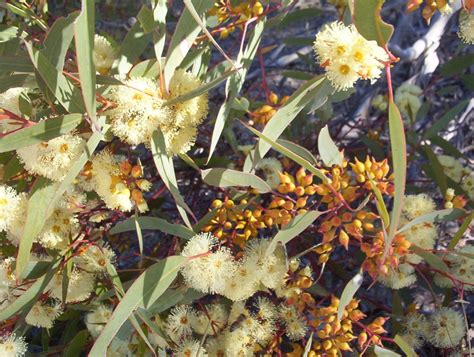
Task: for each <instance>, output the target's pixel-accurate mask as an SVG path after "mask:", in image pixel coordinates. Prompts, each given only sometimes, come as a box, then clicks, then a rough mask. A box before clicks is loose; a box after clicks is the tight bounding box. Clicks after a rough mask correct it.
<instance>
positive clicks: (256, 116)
mask: <svg viewBox="0 0 474 357" xmlns="http://www.w3.org/2000/svg"><path fill="white" fill-rule="evenodd" d="M289 98H290V97H288V96H287V95H285V96H283V97H281V98H278V96H277V95H276V94H275V93H274V92H271V93H270V94H269V96H268V103H267V104H264V105H262V106H261V107H258V108H257V109H255V110H253V111H251V112H249V115H250V117H251V120H250V121H249V124H250V125H253V124H255V125H266V124H267V123H268V122H269V121H270V119H272V117H273V115H275V113H276V111H277V110H278V109H279V108H280V107H281V106H283V105H284V104H285V103H286V102H287V101H288V99H289Z"/></svg>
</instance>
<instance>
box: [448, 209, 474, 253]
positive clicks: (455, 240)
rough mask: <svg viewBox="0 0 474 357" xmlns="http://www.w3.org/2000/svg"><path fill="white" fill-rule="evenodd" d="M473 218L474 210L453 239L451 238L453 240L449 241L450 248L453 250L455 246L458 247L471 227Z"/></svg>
mask: <svg viewBox="0 0 474 357" xmlns="http://www.w3.org/2000/svg"><path fill="white" fill-rule="evenodd" d="M473 219H474V212H471V214H470V215H469V216H467V217H466V219H464V222H462V224H461V227H459V229H458V231H457V232H456V234H455V235H454V237H453V239H451V241H450V242H449V244H448V250H453V249H454V248H456V245H457V244H458V243H459V241H460V240H461V238H462V237H463V235H464V233H465V232H466V231H467V229H468V228H469V226H470V224H471V222H472V220H473Z"/></svg>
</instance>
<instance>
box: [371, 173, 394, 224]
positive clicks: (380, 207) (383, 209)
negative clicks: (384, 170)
mask: <svg viewBox="0 0 474 357" xmlns="http://www.w3.org/2000/svg"><path fill="white" fill-rule="evenodd" d="M369 182H370V186H371V189H372V191H374V194H375V199H376V201H375V204H376V206H377V211H378V212H379V215H380V216H381V217H382V220H383V224H384V225H385V227H388V226H389V225H390V217H389V214H388V210H387V206H386V205H385V201H384V200H383V196H382V193H381V192H380V190H379V188H378V187H377V184H376V183H375V182H374V180H373V179H370V181H369Z"/></svg>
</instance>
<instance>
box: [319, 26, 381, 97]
mask: <svg viewBox="0 0 474 357" xmlns="http://www.w3.org/2000/svg"><path fill="white" fill-rule="evenodd" d="M314 51H315V52H316V57H317V59H318V62H319V63H320V64H321V66H322V67H324V69H325V70H326V75H327V77H328V79H329V80H330V81H331V83H332V84H333V86H334V87H335V88H336V89H339V90H347V89H349V88H352V87H353V86H354V84H355V82H357V80H359V79H369V80H371V81H375V80H377V79H378V78H379V77H380V74H381V71H382V68H383V67H384V65H385V64H384V63H385V62H387V61H388V55H387V53H386V52H385V50H384V49H383V48H381V47H379V46H378V45H377V43H376V42H375V41H367V40H366V39H365V38H364V37H362V36H361V35H360V34H359V33H358V32H357V29H356V28H355V26H354V25H350V26H345V25H344V24H343V23H342V22H333V23H331V24H329V25H327V26H326V27H325V28H324V29H323V30H322V31H320V32H318V34H317V35H316V40H315V41H314Z"/></svg>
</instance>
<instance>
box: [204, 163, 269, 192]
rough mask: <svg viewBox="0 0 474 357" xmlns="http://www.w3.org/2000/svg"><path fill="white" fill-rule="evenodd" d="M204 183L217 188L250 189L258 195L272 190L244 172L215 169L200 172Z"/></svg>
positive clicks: (257, 178) (255, 177) (256, 177)
mask: <svg viewBox="0 0 474 357" xmlns="http://www.w3.org/2000/svg"><path fill="white" fill-rule="evenodd" d="M201 175H202V179H203V181H204V182H205V183H207V184H208V185H212V186H217V187H248V186H250V187H252V188H254V189H256V190H258V191H259V192H260V193H267V192H271V191H272V188H271V187H270V186H269V185H268V183H266V182H265V181H264V180H262V179H261V178H260V177H258V176H255V175H253V174H249V173H246V172H241V171H236V170H231V169H224V168H215V169H207V170H203V171H201Z"/></svg>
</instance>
